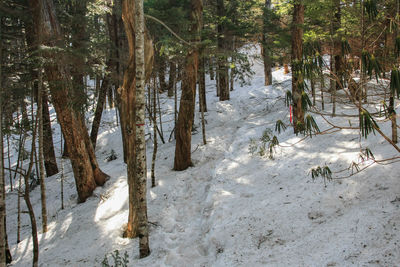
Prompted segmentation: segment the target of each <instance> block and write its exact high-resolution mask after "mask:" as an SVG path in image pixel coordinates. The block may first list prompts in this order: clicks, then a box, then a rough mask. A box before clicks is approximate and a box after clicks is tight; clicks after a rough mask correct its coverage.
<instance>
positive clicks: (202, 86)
mask: <svg viewBox="0 0 400 267" xmlns="http://www.w3.org/2000/svg"><path fill="white" fill-rule="evenodd" d="M198 80H199V110H200V111H202V112H207V96H206V70H205V60H204V56H203V55H202V56H200V59H199V79H198ZM202 108H203V109H202Z"/></svg>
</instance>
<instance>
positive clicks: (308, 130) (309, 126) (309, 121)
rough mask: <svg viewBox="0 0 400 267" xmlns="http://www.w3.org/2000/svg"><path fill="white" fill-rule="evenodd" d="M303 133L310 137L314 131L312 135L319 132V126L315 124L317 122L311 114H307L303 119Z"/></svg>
mask: <svg viewBox="0 0 400 267" xmlns="http://www.w3.org/2000/svg"><path fill="white" fill-rule="evenodd" d="M304 120H305V121H304V125H305V127H304V134H305V135H308V136H310V137H311V138H312V134H313V133H314V135H315V134H316V133H320V132H321V131H320V130H319V127H318V125H317V123H316V122H315V120H314V117H313V116H311V115H310V114H308V115H307V116H306V117H305V119H304Z"/></svg>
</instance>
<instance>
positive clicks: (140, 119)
mask: <svg viewBox="0 0 400 267" xmlns="http://www.w3.org/2000/svg"><path fill="white" fill-rule="evenodd" d="M144 24H145V22H144V11H143V0H135V24H134V25H135V26H134V27H135V38H136V40H135V41H136V42H135V61H136V99H135V121H136V140H135V146H136V155H135V156H136V160H135V161H136V170H135V179H136V184H137V187H136V190H137V194H136V201H137V210H138V220H139V227H138V235H139V252H140V258H144V257H147V256H148V255H149V254H150V247H149V228H148V222H147V200H146V194H147V167H146V138H145V127H144V125H145V115H146V114H145V112H146V108H145V102H146V100H145V79H146V74H145V73H146V65H145V25H144ZM154 102H155V101H154Z"/></svg>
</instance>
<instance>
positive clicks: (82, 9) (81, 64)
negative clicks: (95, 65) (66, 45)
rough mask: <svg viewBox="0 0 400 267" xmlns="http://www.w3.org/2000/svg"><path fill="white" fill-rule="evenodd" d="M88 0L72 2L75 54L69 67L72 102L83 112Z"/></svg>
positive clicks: (85, 98) (85, 97) (84, 102)
mask: <svg viewBox="0 0 400 267" xmlns="http://www.w3.org/2000/svg"><path fill="white" fill-rule="evenodd" d="M87 2H88V0H79V1H73V2H72V10H71V11H72V12H73V17H72V27H71V29H72V32H71V39H72V49H73V50H74V54H75V56H73V57H72V60H73V63H72V65H73V67H72V68H71V76H72V87H73V93H72V97H73V99H72V102H73V103H74V105H75V109H76V110H77V111H81V112H82V113H84V112H85V111H84V107H85V105H86V104H87V103H86V100H87V96H86V94H85V88H86V85H85V83H84V78H85V57H86V50H87V41H88V36H87V33H86V24H87V21H86V11H87V7H86V5H87Z"/></svg>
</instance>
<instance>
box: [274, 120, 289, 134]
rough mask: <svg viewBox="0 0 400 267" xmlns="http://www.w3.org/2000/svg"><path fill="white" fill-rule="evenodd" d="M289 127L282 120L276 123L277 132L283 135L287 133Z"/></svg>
mask: <svg viewBox="0 0 400 267" xmlns="http://www.w3.org/2000/svg"><path fill="white" fill-rule="evenodd" d="M286 128H287V126H286V125H285V124H284V123H283V121H281V120H277V121H276V123H275V132H278V133H281V132H284V131H286Z"/></svg>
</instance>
